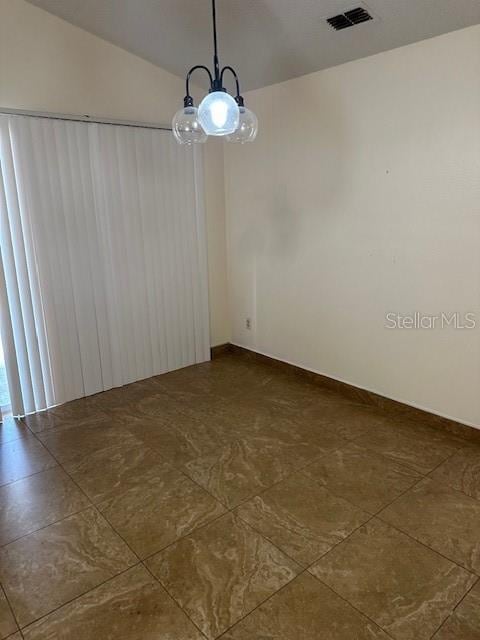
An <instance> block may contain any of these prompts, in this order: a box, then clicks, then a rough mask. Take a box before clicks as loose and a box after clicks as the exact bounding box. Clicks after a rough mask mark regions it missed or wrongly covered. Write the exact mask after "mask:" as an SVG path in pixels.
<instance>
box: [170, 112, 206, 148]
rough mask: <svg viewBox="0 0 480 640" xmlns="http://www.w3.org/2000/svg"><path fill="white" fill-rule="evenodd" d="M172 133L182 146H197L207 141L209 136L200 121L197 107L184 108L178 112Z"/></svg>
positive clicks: (174, 119) (174, 117)
mask: <svg viewBox="0 0 480 640" xmlns="http://www.w3.org/2000/svg"><path fill="white" fill-rule="evenodd" d="M172 131H173V135H174V136H175V140H176V141H177V142H179V143H180V144H197V143H199V142H206V140H207V134H206V133H205V131H204V130H203V129H202V127H201V125H200V123H199V121H198V110H197V109H196V107H184V108H183V109H180V110H179V111H177V113H176V114H175V115H174V116H173V120H172Z"/></svg>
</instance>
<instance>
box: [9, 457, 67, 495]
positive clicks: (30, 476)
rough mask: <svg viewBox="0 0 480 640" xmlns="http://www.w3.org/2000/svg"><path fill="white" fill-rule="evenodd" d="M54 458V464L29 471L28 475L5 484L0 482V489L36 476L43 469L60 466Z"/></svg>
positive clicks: (42, 471)
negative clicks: (33, 471)
mask: <svg viewBox="0 0 480 640" xmlns="http://www.w3.org/2000/svg"><path fill="white" fill-rule="evenodd" d="M48 453H49V454H50V455H52V454H51V453H50V451H48ZM52 458H53V456H52ZM54 460H55V464H53V465H52V466H51V467H47V468H46V469H40V471H35V473H29V474H28V475H26V476H22V477H21V478H17V479H16V480H12V481H11V482H5V484H0V489H2V488H3V487H8V486H10V485H11V484H15V483H16V482H20V481H21V480H27V479H28V478H33V477H34V476H38V474H39V473H45V471H50V469H56V468H57V467H59V466H60V463H59V462H58V461H57V460H56V458H54Z"/></svg>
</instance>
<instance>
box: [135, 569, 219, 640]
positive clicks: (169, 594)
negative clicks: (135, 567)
mask: <svg viewBox="0 0 480 640" xmlns="http://www.w3.org/2000/svg"><path fill="white" fill-rule="evenodd" d="M145 562H146V560H142V561H141V563H140V564H141V565H142V566H143V567H144V569H145V570H146V571H147V572H148V574H149V575H150V576H151V577H152V578H153V579H154V580H155V582H157V583H158V584H159V586H160V587H161V588H162V589H163V590H164V591H165V593H166V594H167V596H168V597H169V598H170V600H171V601H172V603H173V604H174V605H175V606H176V607H178V609H180V611H181V612H182V613H183V614H184V616H185V617H186V618H187V620H190V622H191V623H192V624H193V626H194V627H195V629H198V631H199V632H200V633H201V634H202V636H203V637H205V638H207V640H209V639H208V636H207V635H206V634H205V633H204V632H203V631H202V630H201V629H200V627H199V626H198V625H197V623H196V622H194V620H193V619H192V618H191V617H190V616H189V614H188V613H187V612H186V611H185V609H184V608H183V607H182V605H181V604H180V603H179V602H177V600H176V599H175V598H174V597H173V596H172V594H171V593H170V591H169V590H168V589H167V587H166V586H165V585H164V584H163V583H162V582H161V581H160V579H159V578H157V576H156V575H155V574H154V573H153V572H152V571H151V569H150V567H148V566H147V565H146V564H145Z"/></svg>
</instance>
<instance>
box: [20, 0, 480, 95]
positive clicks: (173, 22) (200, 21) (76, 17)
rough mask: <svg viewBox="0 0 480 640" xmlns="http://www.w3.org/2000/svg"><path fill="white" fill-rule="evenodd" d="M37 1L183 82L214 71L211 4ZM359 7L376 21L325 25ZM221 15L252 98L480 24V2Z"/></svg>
mask: <svg viewBox="0 0 480 640" xmlns="http://www.w3.org/2000/svg"><path fill="white" fill-rule="evenodd" d="M30 1H31V3H32V4H34V5H36V6H38V7H41V8H42V9H46V10H47V11H50V12H51V13H54V14H56V15H57V16H60V17H61V18H64V19H65V20H67V21H69V22H71V23H72V24H75V25H77V26H79V27H82V28H83V29H86V30H87V31H90V32H91V33H94V34H96V35H98V36H100V37H102V38H104V39H106V40H109V41H110V42H112V43H114V44H116V45H118V46H120V47H122V48H124V49H126V50H128V51H130V52H132V53H135V54H137V55H139V56H141V57H142V58H145V59H146V60H149V61H151V62H153V63H155V64H157V65H159V66H161V67H163V68H164V69H167V70H168V71H171V72H172V73H175V74H177V75H179V76H184V75H185V73H186V71H187V70H188V69H189V68H190V67H191V66H192V65H193V64H207V65H210V63H211V51H212V35H211V13H210V12H211V8H210V0H30ZM358 6H363V7H365V8H366V9H367V10H368V11H369V12H370V13H371V14H372V16H373V17H374V19H373V20H371V21H368V22H364V23H362V24H360V25H357V26H355V27H352V28H348V29H345V30H343V31H338V32H337V31H334V30H333V29H332V28H331V27H330V26H328V24H327V23H326V18H329V17H331V16H333V15H336V14H339V13H343V12H344V11H346V10H349V9H352V8H354V7H358ZM217 13H218V29H219V47H220V58H221V63H222V64H231V65H232V66H234V67H236V68H237V70H238V72H239V74H240V77H241V81H242V89H243V90H248V89H254V88H257V87H262V86H265V85H269V84H273V83H276V82H281V81H283V80H287V79H289V78H293V77H296V76H300V75H303V74H306V73H311V72H313V71H318V70H320V69H324V68H326V67H331V66H334V65H337V64H341V63H343V62H347V61H349V60H354V59H356V58H362V57H364V56H368V55H371V54H374V53H378V52H380V51H385V50H387V49H393V48H395V47H399V46H402V45H405V44H409V43H412V42H416V41H418V40H423V39H425V38H430V37H432V36H436V35H439V34H441V33H446V32H448V31H453V30H455V29H461V28H463V27H466V26H469V25H472V24H477V23H480V1H479V0H368V1H367V2H363V0H360V1H358V2H356V1H355V0H353V1H352V0H345V1H343V0H217Z"/></svg>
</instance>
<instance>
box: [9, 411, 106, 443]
mask: <svg viewBox="0 0 480 640" xmlns="http://www.w3.org/2000/svg"><path fill="white" fill-rule="evenodd" d="M47 411H48V409H47ZM38 413H40V414H41V413H44V412H43V411H37V412H35V413H31V414H29V415H30V416H33V415H37V414H38ZM102 413H105V417H106V418H108V417H109V416H108V414H107V413H106V412H102ZM18 420H20V422H21V423H22V424H24V425H25V427H26V428H27V429H28V430H29V432H30V433H31V434H32V435H34V436H39V435H43V434H47V435H51V434H53V433H55V432H56V431H62V430H65V431H66V430H68V429H78V428H79V426H78V425H76V424H74V423H75V422H78V420H75V421H74V422H73V423H72V424H61V425H59V426H57V427H50V428H47V429H40V431H35V430H34V429H33V428H32V427H30V426H29V425H28V423H27V422H26V421H25V416H23V417H21V418H18ZM80 422H85V424H82V425H80V426H93V425H94V424H104V423H105V422H107V420H104V421H101V420H98V421H96V422H95V421H93V422H91V423H90V424H89V419H88V418H86V419H84V420H80ZM40 442H41V440H40Z"/></svg>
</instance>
